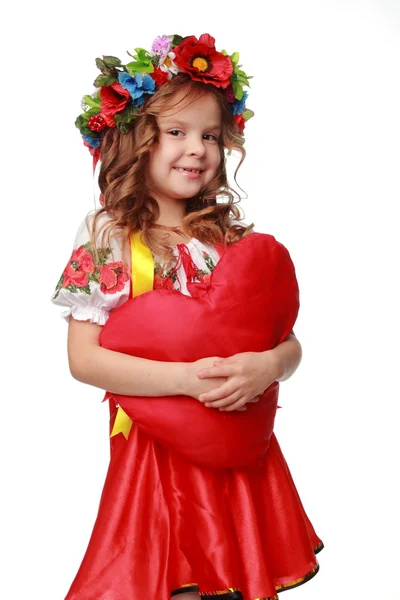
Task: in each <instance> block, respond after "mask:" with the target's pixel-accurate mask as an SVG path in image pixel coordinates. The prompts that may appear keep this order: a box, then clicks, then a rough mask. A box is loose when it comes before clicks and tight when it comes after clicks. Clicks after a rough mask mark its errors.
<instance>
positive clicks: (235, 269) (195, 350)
mask: <svg viewBox="0 0 400 600" xmlns="http://www.w3.org/2000/svg"><path fill="white" fill-rule="evenodd" d="M188 289H189V291H190V293H191V294H192V296H191V297H190V296H186V295H184V294H181V293H180V292H178V291H175V290H152V291H149V292H146V293H144V294H142V295H140V296H137V297H135V298H132V299H130V300H128V301H127V302H126V303H125V304H124V305H122V306H121V307H120V308H118V309H116V310H115V311H113V313H112V314H111V315H110V318H109V320H108V321H107V323H106V325H105V326H104V327H103V330H102V332H101V334H100V344H101V345H102V346H103V347H106V348H108V349H111V350H115V351H118V352H124V353H126V354H130V355H133V356H140V357H142V358H148V359H152V360H159V361H172V362H175V361H177V362H192V361H195V360H198V359H200V358H204V357H208V356H221V357H228V356H232V355H233V354H237V353H239V352H248V351H253V352H261V351H264V350H270V349H272V348H274V347H275V346H276V345H277V344H279V343H280V342H282V341H283V340H284V339H286V337H287V336H288V335H289V333H290V332H291V330H292V328H293V326H294V324H295V321H296V318H297V315H298V310H299V290H298V285H297V280H296V274H295V269H294V266H293V263H292V260H291V258H290V255H289V253H288V251H287V250H286V248H285V247H284V246H283V245H282V244H280V243H279V242H277V241H276V239H275V238H274V237H273V236H271V235H267V234H261V233H252V234H249V235H248V236H246V237H244V238H243V239H241V240H240V241H238V242H236V243H235V244H233V245H232V246H230V247H229V248H228V249H227V250H226V252H225V254H224V255H223V256H222V257H221V259H220V260H219V262H218V264H217V265H216V267H215V269H214V271H213V273H212V274H211V277H210V279H209V284H208V285H205V284H204V283H189V284H188ZM278 389H279V384H278V383H277V382H275V383H273V384H272V385H271V386H270V387H269V388H268V389H267V390H266V391H265V393H264V394H263V396H261V397H260V402H258V403H256V404H249V405H248V410H247V411H244V412H238V411H234V412H220V411H218V410H216V409H213V408H206V407H205V406H204V405H203V404H201V403H200V402H198V401H197V400H195V399H193V398H190V397H187V396H167V397H156V398H153V397H128V396H119V395H115V394H113V397H114V398H115V401H116V402H117V403H118V404H119V405H120V406H121V407H122V408H123V410H124V411H125V412H126V413H127V414H128V415H129V416H130V417H131V418H132V419H133V421H134V422H135V424H136V425H137V426H138V427H140V428H141V429H142V430H144V431H145V432H146V433H148V434H149V435H150V436H151V437H152V438H154V439H155V440H157V441H159V442H161V443H162V444H164V445H165V446H167V447H168V448H169V449H171V450H174V451H176V452H179V453H180V454H181V455H182V456H184V457H185V458H187V459H188V460H190V461H191V462H195V463H198V464H201V465H205V466H211V467H238V466H245V465H250V464H252V463H254V462H255V461H256V460H257V459H258V458H260V457H261V456H262V455H263V454H264V453H265V451H266V449H267V448H268V444H269V439H270V436H271V434H272V431H273V426H274V419H275V413H276V408H277V399H278Z"/></svg>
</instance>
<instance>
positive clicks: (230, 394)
mask: <svg viewBox="0 0 400 600" xmlns="http://www.w3.org/2000/svg"><path fill="white" fill-rule="evenodd" d="M301 358H302V349H301V345H300V342H299V341H298V339H297V338H296V336H295V334H294V332H293V330H292V332H291V333H290V334H289V336H288V337H287V338H286V340H284V341H283V342H282V343H281V344H279V345H278V346H276V347H275V348H274V349H272V350H267V351H266V352H242V353H240V354H235V355H234V356H231V357H229V358H226V359H222V360H219V361H214V364H213V366H212V367H211V368H207V369H202V370H201V371H200V372H199V373H198V376H199V377H200V378H204V379H212V378H213V377H226V381H225V383H224V384H222V385H220V386H219V387H216V388H215V389H214V390H212V391H210V392H207V393H204V394H201V395H200V397H199V400H200V401H201V402H204V403H205V405H206V406H209V407H211V408H219V409H220V410H228V411H231V410H241V409H243V407H245V405H246V404H247V403H248V402H251V401H252V400H253V399H254V398H256V397H257V396H260V395H261V394H262V393H263V392H264V391H265V390H266V389H267V388H268V387H269V386H270V385H271V384H272V383H274V382H275V381H285V380H286V379H289V377H291V376H292V375H293V373H294V372H295V371H296V369H297V367H298V366H299V364H300V362H301Z"/></svg>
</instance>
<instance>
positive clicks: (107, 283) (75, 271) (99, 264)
mask: <svg viewBox="0 0 400 600" xmlns="http://www.w3.org/2000/svg"><path fill="white" fill-rule="evenodd" d="M110 254H111V248H96V252H95V251H94V249H93V248H92V246H91V244H90V242H88V243H87V244H85V245H84V246H80V247H79V248H78V249H77V250H74V251H73V253H72V256H71V258H70V260H69V262H68V264H67V266H66V267H65V269H64V271H63V274H62V275H61V277H60V280H59V282H58V284H57V287H56V291H55V293H54V296H53V298H54V299H55V298H57V296H58V294H59V293H60V290H61V289H62V288H65V289H67V290H68V291H69V292H72V293H73V294H77V293H78V292H79V293H82V294H86V295H87V296H90V295H91V293H92V284H97V285H99V286H100V290H101V291H102V292H103V294H115V293H116V292H120V291H121V290H123V288H124V286H125V283H126V282H127V281H129V279H130V275H129V271H128V267H127V265H126V264H125V263H124V262H122V261H117V262H109V263H108V262H107V260H108V258H109V256H110Z"/></svg>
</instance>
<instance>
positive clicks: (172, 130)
mask: <svg viewBox="0 0 400 600" xmlns="http://www.w3.org/2000/svg"><path fill="white" fill-rule="evenodd" d="M168 133H170V134H171V135H174V136H176V137H177V136H179V135H183V132H182V131H181V130H180V129H171V131H169V132H168Z"/></svg>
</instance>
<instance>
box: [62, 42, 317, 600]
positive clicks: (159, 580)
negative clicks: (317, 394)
mask: <svg viewBox="0 0 400 600" xmlns="http://www.w3.org/2000/svg"><path fill="white" fill-rule="evenodd" d="M238 59H239V55H238V53H235V54H233V55H231V56H228V55H227V54H226V53H225V52H218V51H217V50H216V49H215V40H214V39H213V38H212V37H211V36H210V35H208V34H203V35H202V36H201V37H200V39H199V40H197V39H196V38H195V37H194V36H190V37H186V38H181V37H180V36H173V37H168V36H161V37H159V38H157V39H156V40H155V41H154V43H153V46H152V49H151V51H150V52H147V51H145V50H143V49H136V55H135V56H134V57H133V61H132V62H130V63H129V64H127V65H122V64H121V61H120V60H119V59H117V58H115V57H110V56H107V57H103V59H97V61H96V64H97V66H98V67H99V68H100V70H101V72H102V74H101V75H100V76H99V77H98V78H97V79H96V81H95V85H96V86H97V87H98V88H99V92H98V93H97V94H96V95H94V96H85V97H84V109H85V110H84V113H83V114H82V115H80V116H79V117H78V119H77V121H76V125H77V126H78V127H79V129H80V131H81V133H82V134H83V139H84V143H85V145H86V146H88V147H89V149H90V152H91V154H92V155H93V157H94V163H95V164H96V162H97V161H98V160H99V159H101V168H100V175H99V184H100V189H101V192H102V197H101V202H102V205H103V207H102V208H101V209H99V210H98V211H95V212H94V214H92V215H91V216H90V217H88V218H87V219H86V220H85V222H84V223H83V224H82V226H81V227H80V229H79V231H78V235H77V237H76V240H75V246H74V251H73V254H72V256H71V258H70V260H69V262H68V264H67V266H66V268H65V269H64V271H63V274H62V276H61V278H60V281H59V283H58V285H57V288H56V292H55V295H54V298H53V301H54V302H55V303H56V304H59V305H61V306H64V307H66V308H67V311H66V312H65V313H64V316H66V318H67V319H68V321H69V333H68V355H69V364H70V369H71V373H72V375H73V376H74V377H75V378H76V379H78V380H79V381H82V382H84V383H88V384H90V385H94V386H97V387H99V388H101V389H104V390H108V393H107V394H106V398H107V399H108V400H109V402H110V412H111V459H110V466H109V470H108V474H107V478H106V482H105V486H104V490H103V494H102V498H101V502H100V507H99V512H98V516H97V520H96V523H95V526H94V529H93V533H92V536H91V539H90V542H89V546H88V549H87V552H86V554H85V557H84V559H83V561H82V564H81V567H80V569H79V572H78V574H77V576H76V578H75V580H74V582H73V584H72V586H71V589H70V591H69V593H68V594H67V597H66V600H128V599H129V600H131V599H139V598H146V599H147V598H148V599H151V600H156V599H157V600H158V599H160V600H161V599H162V600H166V599H167V598H170V597H174V596H177V595H179V598H180V600H195V599H196V598H200V597H201V596H205V597H209V598H213V597H215V598H225V599H226V600H239V599H240V598H243V599H245V600H255V599H256V598H258V599H260V598H261V599H264V600H267V599H268V600H276V599H277V595H276V594H277V591H279V590H284V589H288V588H290V587H294V586H297V585H299V584H301V583H303V582H305V581H307V580H308V579H310V578H311V577H312V576H313V575H315V574H316V572H317V571H318V563H317V561H316V558H315V554H316V553H317V552H318V551H319V550H320V549H321V548H322V542H321V540H320V539H319V538H318V537H317V536H316V534H315V532H314V530H313V527H312V525H311V523H310V522H309V520H308V518H307V516H306V514H305V512H304V509H303V507H302V504H301V501H300V499H299V497H298V494H297V491H296V488H295V486H294V484H293V481H292V479H291V476H290V473H289V470H288V468H287V465H286V463H285V460H284V458H283V455H282V453H281V451H280V448H279V446H278V443H277V441H276V438H275V436H274V435H273V434H272V435H271V433H272V429H271V431H270V434H269V436H268V443H266V444H265V445H264V447H263V451H262V452H261V454H260V452H259V448H258V447H257V449H256V450H254V449H253V445H252V439H251V436H252V435H253V437H255V436H256V430H257V423H256V422H255V421H254V418H253V417H254V414H259V415H263V414H265V412H264V413H263V412H259V413H257V412H255V411H265V410H266V409H267V410H269V408H268V407H269V406H271V407H272V409H273V411H275V408H276V404H274V401H275V400H276V398H277V389H278V387H279V384H278V382H279V381H284V380H286V379H288V378H289V377H290V376H291V375H292V374H293V373H294V371H295V370H296V368H297V367H298V365H299V362H300V360H301V347H300V344H299V342H298V341H297V339H296V337H295V336H294V333H293V330H292V331H291V329H292V326H293V325H292V324H293V323H294V320H295V318H294V319H292V321H291V325H290V326H289V329H288V331H287V333H286V334H285V336H284V339H282V340H281V343H279V344H277V343H276V342H275V343H274V344H271V346H270V347H269V348H265V347H264V349H263V350H257V351H251V352H250V351H247V352H245V351H239V352H237V351H236V352H234V353H231V355H229V353H228V352H225V354H223V351H221V352H216V351H214V352H213V353H211V354H210V353H209V354H207V349H208V348H211V349H213V348H217V349H218V348H219V347H218V340H219V339H220V338H221V339H222V340H223V344H224V345H223V347H222V348H228V347H229V344H230V338H231V337H232V338H234V337H235V330H236V329H235V322H233V325H229V327H230V333H228V335H227V334H226V332H225V334H224V335H222V333H220V331H219V330H218V327H221V328H223V327H226V323H227V318H226V317H225V316H223V318H222V320H220V324H219V325H218V315H221V314H224V313H223V310H224V309H223V306H222V304H223V303H222V302H220V301H219V303H218V302H217V303H216V306H214V307H213V311H212V312H211V313H209V315H212V316H209V317H207V318H204V319H203V320H201V319H199V322H200V325H201V326H200V327H198V326H195V324H194V321H193V313H191V312H190V311H191V310H192V309H194V310H196V311H197V310H200V309H201V310H203V309H204V306H205V304H206V302H205V300H204V298H210V297H211V294H212V293H216V292H214V291H213V290H215V289H217V291H218V293H220V292H221V290H222V293H225V294H226V295H227V297H230V296H231V295H232V294H234V292H233V291H231V290H232V288H230V287H229V286H230V285H231V284H232V281H227V280H226V279H227V277H225V271H227V269H228V267H229V266H230V267H231V271H233V275H236V276H239V274H240V268H238V269H236V268H233V267H232V265H236V266H239V267H241V266H242V264H241V262H240V261H241V259H242V256H244V255H246V252H247V253H248V250H247V249H248V247H249V245H250V244H251V251H252V252H253V251H254V248H255V247H256V244H257V243H258V241H257V240H260V237H257V236H262V234H256V233H253V232H252V231H251V230H252V226H245V225H244V224H243V223H242V222H241V221H240V219H239V217H240V214H239V211H238V208H237V207H236V206H235V195H234V192H233V190H232V189H231V188H230V187H229V185H228V182H227V177H226V168H225V151H226V150H227V151H228V153H229V152H230V151H232V150H237V151H238V152H240V154H241V162H242V161H243V159H244V156H245V151H244V149H243V130H244V126H245V122H246V121H247V120H248V119H249V118H250V117H251V116H252V112H251V111H250V110H248V109H247V108H246V106H245V103H246V100H247V92H246V91H244V89H243V88H244V87H247V86H248V77H247V75H246V73H245V72H244V71H243V70H242V69H241V68H240V65H238ZM239 166H240V165H239ZM232 217H233V218H234V220H232ZM267 237H269V238H271V239H268V240H267V241H268V244H270V243H271V240H273V247H274V251H279V252H280V255H281V257H283V259H282V260H285V261H286V262H280V263H279V264H280V265H281V266H282V265H284V264H289V263H290V259H289V258H288V255H287V251H285V250H284V248H283V247H282V246H281V245H280V244H278V243H277V242H276V240H274V239H273V238H272V237H271V236H267ZM264 240H265V236H264V237H262V239H261V242H262V243H264ZM246 244H247V246H246ZM235 249H237V250H238V251H237V252H236V254H235ZM225 252H226V256H225V255H224V261H222V262H221V264H220V265H219V266H218V269H216V270H215V272H214V269H215V267H216V265H217V263H218V262H219V260H220V257H221V256H222V254H224V253H225ZM285 252H286V254H284V253H285ZM282 253H283V254H282ZM232 257H233V258H232ZM255 259H256V255H255V254H254V253H253V254H252V255H251V260H252V261H253V262H252V265H253V266H252V267H251V269H248V280H249V281H251V277H252V276H253V271H254V272H255V271H256V270H257V268H262V269H264V270H265V269H266V267H265V266H264V265H263V264H262V263H261V262H257V261H256V260H255ZM264 260H266V259H265V257H264ZM229 261H231V262H229ZM232 261H233V262H232ZM235 261H236V263H235ZM266 262H267V260H266ZM260 264H261V267H259V266H257V265H260ZM224 269H225V271H224ZM283 270H284V268H283V267H282V268H281V267H279V269H278V271H277V272H278V275H279V273H281V272H283ZM289 271H290V266H289ZM227 272H228V271H227ZM266 277H267V275H266ZM230 279H232V277H231V276H230ZM258 279H262V277H258ZM278 280H279V277H278V278H277V280H276V281H277V282H278ZM289 280H290V281H289ZM287 281H289V284H290V286H291V287H290V288H284V289H291V290H292V289H295V276H294V272H293V271H290V274H289V276H288V278H287ZM287 281H286V280H285V283H284V285H286V284H287ZM245 285H246V282H245V281H244V280H243V281H241V283H240V286H236V287H235V290H237V289H239V292H238V293H239V294H240V293H241V292H240V289H241V288H243V289H245ZM278 287H279V285H278V283H277V284H276V289H277V288H278ZM150 290H153V291H150ZM156 290H157V291H156ZM199 290H200V292H199ZM146 291H147V292H148V291H150V293H148V294H143V292H146ZM177 292H178V294H177ZM179 292H180V293H179ZM235 293H236V292H235ZM246 293H247V294H248V295H250V293H251V290H248V291H247V292H246ZM269 294H270V297H269V301H270V302H271V303H272V302H273V300H272V298H273V292H272V291H271V290H269ZM131 295H132V296H135V298H134V299H130V300H129V298H130V296H131ZM286 295H287V296H288V295H289V294H286ZM190 296H192V298H191V300H190V302H187V298H188V297H190ZM196 298H200V301H199V302H197V300H196ZM202 298H203V300H201V299H202ZM183 299H185V300H184V301H183ZM229 299H230V300H231V298H229ZM133 300H135V301H136V304H135V303H132V301H133ZM284 302H285V300H284V297H283V296H282V298H281V300H280V302H279V306H284ZM140 303H141V304H140ZM261 305H262V302H260V295H258V296H257V303H256V304H255V305H254V308H251V310H250V308H249V310H248V311H247V312H246V311H244V313H245V314H249V313H251V314H253V312H256V311H257V306H261ZM232 306H233V305H232V303H230V304H229V310H230V311H231V310H233V309H232ZM249 306H250V305H249ZM285 306H286V305H285ZM188 307H189V309H188V310H189V313H188V314H186V312H185V311H186V310H187V308H188ZM131 308H132V310H131ZM261 308H262V306H261ZM140 310H142V313H140ZM129 311H130V313H129ZM242 313H243V309H242ZM138 315H139V317H138ZM232 318H233V317H232ZM240 318H242V317H240ZM246 318H247V317H246ZM285 318H286V316H285ZM118 319H119V321H118ZM135 319H137V320H136V322H135ZM215 319H217V320H216V321H215ZM239 320H240V319H238V321H239ZM211 321H212V325H211V330H207V327H210V322H211ZM133 323H134V325H133ZM216 323H217V324H216ZM112 326H114V329H112ZM130 327H131V328H132V331H131V330H130ZM168 327H171V331H172V334H170V335H169V342H168V343H167V344H166V343H165V340H164V339H163V337H162V336H163V335H164V334H165V331H166V330H168ZM203 327H204V331H205V332H204V335H203V338H202V341H201V342H200V343H198V342H196V343H194V342H193V340H194V339H196V340H197V339H198V338H197V337H196V335H197V336H198V335H202V333H203V331H202V329H203ZM238 327H239V324H238ZM195 329H196V333H195ZM256 329H258V330H262V329H263V326H262V324H261V322H258V327H257V328H256ZM181 330H182V331H183V337H182V339H181V338H180V337H179V336H182V333H180V331H181ZM199 330H200V332H199ZM110 331H111V334H109V335H108V337H107V332H110ZM149 331H151V332H152V333H151V335H150V334H149V333H148V332H149ZM290 331H291V333H290V334H289V332H290ZM115 332H116V333H115ZM127 332H128V333H127ZM245 334H246V335H245V337H246V336H247V335H250V330H249V331H247V330H246V329H245ZM146 336H147V337H146ZM125 339H127V341H126V342H125ZM200 339H201V338H200ZM110 340H111V341H110ZM122 340H124V342H123V343H124V344H125V345H123V344H122ZM176 340H178V342H177V341H176ZM210 340H211V342H212V344H214V345H210V343H211V342H210ZM111 342H114V346H113V345H112V343H111ZM192 342H193V343H192ZM246 343H247V342H246ZM263 343H264V342H263ZM132 344H133V345H132ZM135 344H136V346H135ZM138 344H139V345H140V344H141V345H142V347H143V348H142V350H143V351H142V350H140V353H139V350H137V348H138V347H139V346H138ZM186 344H188V346H189V354H188V355H187V356H192V357H195V358H192V359H188V358H187V356H186V355H182V356H183V357H184V358H183V359H182V358H179V356H180V355H179V352H180V351H181V348H182V347H184V346H185V345H186ZM215 344H216V345H215ZM175 346H177V350H176V351H177V352H178V354H175V355H174V354H173V353H174V348H175ZM190 346H192V347H190ZM274 346H275V347H274ZM194 347H195V348H194ZM261 347H263V346H260V348H261ZM112 348H114V349H112ZM135 348H136V355H135ZM149 348H151V350H149ZM116 350H117V351H116ZM146 352H147V354H146ZM168 353H170V354H168ZM190 353H191V354H190ZM146 356H147V358H146ZM149 356H152V358H149ZM168 356H170V358H169V360H166V359H165V358H166V357H168ZM185 356H186V358H185ZM268 394H269V395H268ZM271 394H272V395H271ZM126 397H135V398H136V399H137V400H139V401H140V398H141V399H142V404H141V405H140V402H137V403H136V405H135V406H137V407H139V406H141V407H142V408H141V409H140V408H138V412H136V413H134V418H133V422H132V419H130V417H129V415H127V413H126V412H125V411H124V410H122V406H121V404H123V405H124V407H125V406H128V408H129V406H130V405H129V403H127V402H126ZM274 399H275V400H274ZM160 402H161V403H160ZM173 402H177V404H176V403H175V404H172V403H173ZM143 407H144V408H143ZM127 410H128V409H127ZM140 410H142V413H140ZM143 411H144V412H146V411H147V414H146V415H145V416H144V417H143ZM196 411H197V412H196ZM221 412H222V413H223V414H222V415H221V414H220V413H221ZM174 418H177V419H180V421H179V425H178V430H177V432H176V430H173V434H172V435H170V432H171V427H174V426H175V423H173V419H174ZM146 419H147V422H146ZM207 419H209V421H207ZM221 419H223V420H221ZM246 419H247V421H246ZM249 419H253V420H252V421H249ZM211 422H212V424H213V427H214V425H215V427H216V428H215V429H213V433H212V434H210V435H209V434H208V433H207V431H208V429H207V427H208V425H207V427H206V425H205V423H207V424H209V423H211ZM260 422H261V424H262V426H263V427H264V421H263V420H261V419H260V418H258V423H260ZM157 423H158V425H157ZM246 423H252V425H251V428H250V435H248V437H247V438H246V437H245V436H246V433H245V427H246ZM157 426H159V430H158V431H155V430H154V432H153V430H152V429H151V427H153V428H154V427H157ZM272 426H273V419H272ZM272 426H271V427H272ZM196 427H197V430H196ZM232 427H233V428H236V429H232ZM149 428H150V429H149ZM149 431H150V433H149ZM203 431H206V435H208V438H205V439H206V440H207V441H206V443H203V442H202V441H200V440H201V439H202V438H201V437H200V436H201V435H202V432H203ZM232 431H238V432H239V434H238V435H236V434H232V435H231V436H230V438H229V435H230V434H229V435H228V433H227V432H232ZM194 432H195V433H194ZM168 435H169V437H168ZM163 436H164V437H163ZM210 436H211V437H210ZM213 438H216V443H217V444H219V446H218V445H215V444H214V439H213ZM228 438H229V439H228ZM160 440H161V443H160ZM164 441H165V443H164ZM206 446H207V447H206ZM208 446H210V448H211V449H210V448H209V447H208ZM189 447H190V448H189ZM177 448H178V450H177ZM186 448H188V449H189V450H188V451H189V452H192V454H189V455H188V456H189V458H188V456H186V455H184V452H185V450H186ZM236 450H237V451H236ZM253 450H254V452H253ZM249 452H253V454H254V456H253V455H252V457H251V459H250V458H249V456H248V453H249ZM246 453H247V454H246ZM244 456H246V458H243V457H244ZM221 457H224V458H221ZM207 461H208V463H207Z"/></svg>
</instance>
